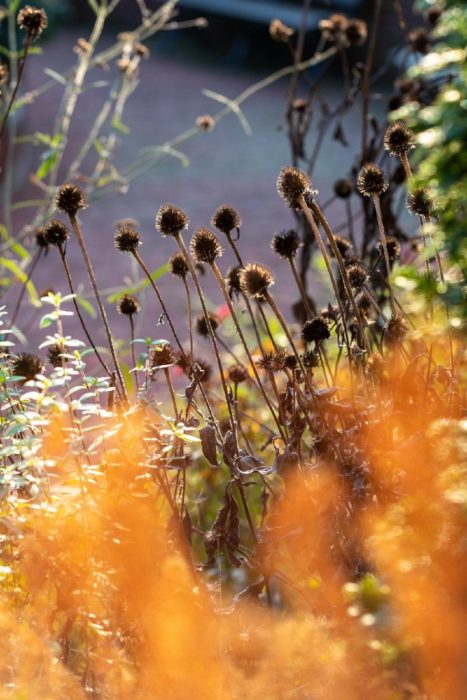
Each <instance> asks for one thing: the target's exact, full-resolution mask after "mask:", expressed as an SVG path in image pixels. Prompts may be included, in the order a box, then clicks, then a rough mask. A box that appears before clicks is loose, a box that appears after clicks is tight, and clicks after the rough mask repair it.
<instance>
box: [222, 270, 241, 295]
mask: <svg viewBox="0 0 467 700" xmlns="http://www.w3.org/2000/svg"><path fill="white" fill-rule="evenodd" d="M241 269H242V268H241V266H240V265H234V266H233V267H229V269H228V270H227V274H226V276H225V284H226V285H227V289H228V292H229V296H230V298H232V297H233V296H234V295H237V296H238V295H239V294H240V293H241V291H242V290H241V289H240V272H241Z"/></svg>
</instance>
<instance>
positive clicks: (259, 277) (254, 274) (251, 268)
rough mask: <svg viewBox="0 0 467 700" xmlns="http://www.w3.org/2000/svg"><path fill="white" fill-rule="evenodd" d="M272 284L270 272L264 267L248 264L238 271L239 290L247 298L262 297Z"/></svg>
mask: <svg viewBox="0 0 467 700" xmlns="http://www.w3.org/2000/svg"><path fill="white" fill-rule="evenodd" d="M273 284H274V277H273V275H272V272H271V270H270V269H269V268H267V267H266V266H265V265H260V264H259V263H248V264H247V265H245V267H244V268H242V269H241V270H240V289H241V291H242V292H243V293H244V294H246V296H248V297H252V298H258V299H259V298H262V297H264V295H265V293H266V292H267V291H268V289H269V287H271V286H272V285H273Z"/></svg>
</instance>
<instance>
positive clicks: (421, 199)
mask: <svg viewBox="0 0 467 700" xmlns="http://www.w3.org/2000/svg"><path fill="white" fill-rule="evenodd" d="M407 208H408V210H409V212H410V213H411V214H417V215H418V216H424V217H425V218H426V219H429V218H430V216H431V215H432V214H433V211H434V209H435V205H434V202H433V199H432V198H431V195H430V193H429V192H428V190H427V189H425V188H424V187H417V188H416V189H414V190H413V191H412V192H411V193H410V194H409V197H408V199H407Z"/></svg>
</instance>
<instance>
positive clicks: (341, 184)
mask: <svg viewBox="0 0 467 700" xmlns="http://www.w3.org/2000/svg"><path fill="white" fill-rule="evenodd" d="M352 192H353V183H352V180H349V179H348V178H347V177H342V178H340V180H336V182H335V183H334V194H335V195H336V197H340V199H348V197H350V195H351V194H352Z"/></svg>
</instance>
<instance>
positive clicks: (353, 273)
mask: <svg viewBox="0 0 467 700" xmlns="http://www.w3.org/2000/svg"><path fill="white" fill-rule="evenodd" d="M347 277H348V279H349V284H350V286H351V287H352V289H355V290H356V291H360V290H361V289H363V288H364V287H365V285H366V283H367V282H368V272H367V271H366V270H365V268H364V267H363V265H352V266H351V267H349V268H347Z"/></svg>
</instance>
